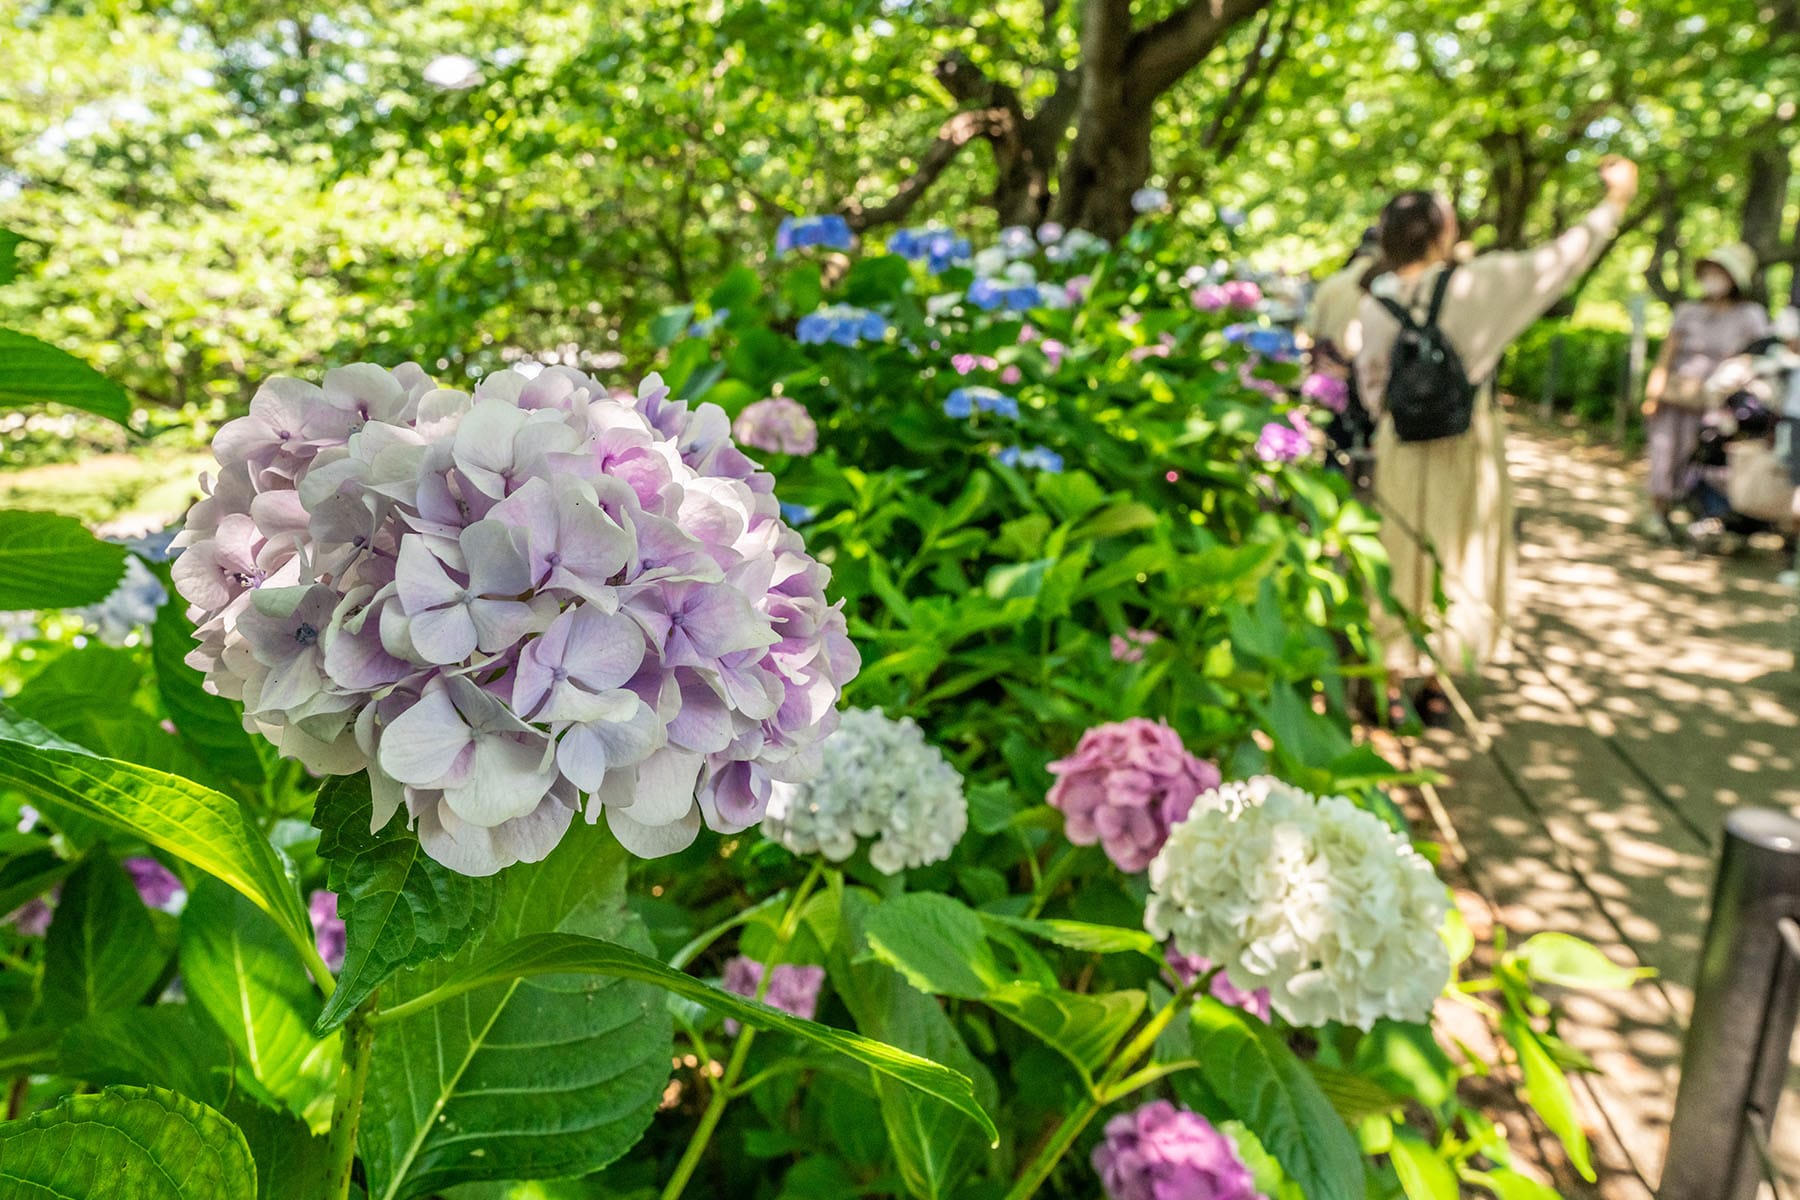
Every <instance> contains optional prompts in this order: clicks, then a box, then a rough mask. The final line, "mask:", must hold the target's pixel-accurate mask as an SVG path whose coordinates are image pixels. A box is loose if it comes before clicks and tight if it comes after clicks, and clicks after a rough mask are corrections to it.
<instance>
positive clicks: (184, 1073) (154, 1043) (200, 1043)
mask: <svg viewBox="0 0 1800 1200" xmlns="http://www.w3.org/2000/svg"><path fill="white" fill-rule="evenodd" d="M232 1058H233V1056H232V1048H231V1046H230V1044H229V1043H227V1042H226V1040H225V1036H224V1034H222V1033H221V1032H220V1031H219V1028H218V1026H216V1025H214V1024H213V1023H212V1022H211V1021H209V1020H207V1019H206V1018H205V1017H204V1016H203V1015H202V1014H201V1012H200V1010H199V1009H198V1008H196V1007H194V1006H192V1005H188V1004H158V1005H156V1006H155V1007H153V1008H142V1007H140V1008H128V1009H123V1010H121V1011H118V1012H109V1013H101V1014H100V1015H98V1016H94V1017H89V1018H88V1019H87V1020H85V1021H82V1022H81V1023H79V1024H77V1025H73V1026H71V1027H70V1028H69V1029H67V1030H65V1031H64V1033H63V1038H62V1045H61V1048H60V1050H59V1052H58V1056H57V1072H58V1073H59V1074H62V1075H67V1076H68V1077H69V1078H71V1079H80V1080H82V1081H84V1082H87V1083H93V1084H118V1083H125V1084H156V1085H160V1086H166V1087H172V1088H174V1089H175V1090H176V1091H178V1092H180V1093H181V1094H182V1095H184V1096H188V1097H190V1098H192V1099H196V1100H200V1101H203V1102H205V1103H207V1104H214V1105H219V1104H223V1103H224V1102H225V1101H226V1100H227V1099H228V1098H229V1097H230V1094H231V1091H232V1086H231V1085H232V1080H231V1065H232Z"/></svg>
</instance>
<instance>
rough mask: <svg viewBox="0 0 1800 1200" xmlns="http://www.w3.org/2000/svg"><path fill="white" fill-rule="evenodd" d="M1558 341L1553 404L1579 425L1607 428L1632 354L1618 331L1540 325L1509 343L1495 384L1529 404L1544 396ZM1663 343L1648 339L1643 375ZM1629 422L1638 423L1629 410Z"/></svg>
mask: <svg viewBox="0 0 1800 1200" xmlns="http://www.w3.org/2000/svg"><path fill="white" fill-rule="evenodd" d="M1558 337H1561V338H1562V343H1563V346H1562V361H1561V362H1560V363H1559V364H1558V367H1557V372H1556V404H1557V408H1558V409H1559V410H1573V412H1574V413H1575V415H1576V416H1578V417H1580V418H1581V419H1582V420H1583V421H1590V422H1594V423H1609V422H1611V421H1612V419H1613V405H1614V404H1615V403H1616V401H1617V397H1618V394H1619V382H1620V378H1621V377H1622V375H1623V374H1624V371H1625V360H1626V357H1627V355H1629V354H1630V353H1631V334H1630V333H1629V332H1626V331H1624V330H1619V329H1606V328H1596V327H1594V326H1588V325H1580V324H1577V323H1576V322H1574V321H1571V320H1569V319H1567V318H1552V319H1548V320H1543V321H1539V322H1538V323H1537V324H1535V325H1533V326H1532V327H1531V328H1530V329H1528V330H1526V331H1525V333H1524V335H1523V336H1522V337H1520V338H1519V340H1518V341H1517V342H1515V343H1513V346H1512V348H1511V349H1510V350H1508V351H1507V353H1506V357H1505V358H1504V359H1503V360H1502V361H1501V364H1500V373H1499V383H1500V387H1501V389H1502V390H1503V391H1507V392H1511V393H1512V394H1513V395H1515V396H1518V397H1519V398H1520V399H1521V400H1528V401H1531V402H1533V403H1536V402H1538V401H1541V400H1542V399H1543V396H1544V378H1545V376H1546V374H1547V373H1548V372H1549V369H1550V356H1551V351H1550V346H1551V343H1552V342H1553V341H1555V340H1556V339H1557V338H1558ZM1660 345H1661V339H1660V338H1657V337H1652V338H1651V339H1650V345H1649V350H1648V353H1647V354H1646V356H1645V364H1644V369H1645V371H1646V372H1648V370H1649V367H1650V364H1651V363H1653V362H1655V361H1656V353H1657V350H1658V349H1659V348H1660ZM1631 416H1632V421H1633V422H1634V423H1635V422H1636V421H1637V419H1638V408H1637V405H1635V404H1633V405H1632V406H1631Z"/></svg>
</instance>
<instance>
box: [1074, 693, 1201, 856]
mask: <svg viewBox="0 0 1800 1200" xmlns="http://www.w3.org/2000/svg"><path fill="white" fill-rule="evenodd" d="M1049 769H1050V773H1051V774H1052V775H1055V776H1056V777H1057V779H1056V783H1055V784H1054V785H1052V786H1051V788H1050V795H1049V802H1050V804H1051V806H1052V807H1055V808H1059V809H1061V810H1062V813H1063V831H1064V833H1065V834H1066V835H1067V836H1068V839H1069V840H1070V841H1071V842H1074V843H1075V844H1076V845H1077V846H1091V845H1093V844H1094V843H1096V842H1098V843H1099V844H1100V845H1101V846H1102V847H1103V848H1104V849H1105V850H1106V854H1107V857H1108V858H1111V859H1112V860H1113V862H1114V864H1116V865H1117V866H1118V868H1119V869H1120V870H1121V871H1142V870H1143V869H1144V868H1145V867H1148V866H1149V865H1150V860H1151V859H1153V858H1155V857H1156V852H1157V851H1158V850H1160V849H1162V845H1163V842H1164V841H1166V840H1167V839H1168V836H1169V827H1170V826H1172V825H1173V824H1175V822H1177V821H1179V820H1181V819H1182V818H1183V817H1185V816H1187V814H1188V811H1189V810H1190V809H1192V808H1193V806H1194V800H1195V798H1196V797H1198V796H1199V795H1200V794H1201V793H1202V792H1205V791H1208V790H1209V789H1211V788H1215V787H1217V786H1218V785H1219V769H1218V768H1217V767H1215V766H1213V765H1212V764H1211V763H1209V762H1205V761H1203V760H1201V759H1198V758H1195V757H1194V756H1193V755H1192V754H1190V753H1188V751H1187V747H1185V746H1183V745H1182V744H1181V738H1180V736H1179V735H1178V734H1176V732H1175V731H1174V730H1173V729H1171V728H1169V726H1168V725H1167V723H1165V722H1162V721H1151V720H1148V719H1147V718H1144V717H1132V718H1130V719H1129V720H1125V721H1115V722H1113V723H1111V724H1108V725H1096V726H1095V727H1094V728H1092V729H1090V730H1088V731H1087V732H1086V733H1084V734H1082V735H1081V741H1080V742H1079V743H1078V744H1077V745H1076V747H1075V753H1073V754H1071V755H1069V756H1068V757H1067V758H1062V759H1058V760H1057V761H1055V762H1053V763H1051V764H1050V768H1049Z"/></svg>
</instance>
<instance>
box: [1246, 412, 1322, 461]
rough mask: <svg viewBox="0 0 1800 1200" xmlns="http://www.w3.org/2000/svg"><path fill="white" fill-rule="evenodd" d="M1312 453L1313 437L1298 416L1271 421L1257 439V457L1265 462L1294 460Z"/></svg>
mask: <svg viewBox="0 0 1800 1200" xmlns="http://www.w3.org/2000/svg"><path fill="white" fill-rule="evenodd" d="M1311 453H1312V439H1311V438H1310V437H1308V436H1307V426H1306V425H1305V424H1304V423H1303V420H1302V419H1300V418H1298V417H1296V418H1295V419H1293V420H1290V421H1270V422H1269V423H1268V424H1267V425H1264V426H1263V427H1262V433H1261V435H1260V436H1258V437H1257V439H1256V457H1258V458H1260V459H1262V460H1263V461H1264V462H1271V463H1272V462H1294V461H1296V460H1298V459H1302V458H1305V457H1306V456H1307V455H1308V454H1311Z"/></svg>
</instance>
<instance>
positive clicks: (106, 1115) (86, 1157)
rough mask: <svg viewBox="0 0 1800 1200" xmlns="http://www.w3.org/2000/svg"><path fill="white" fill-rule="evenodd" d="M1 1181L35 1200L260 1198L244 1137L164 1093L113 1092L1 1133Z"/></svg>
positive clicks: (208, 1112)
mask: <svg viewBox="0 0 1800 1200" xmlns="http://www.w3.org/2000/svg"><path fill="white" fill-rule="evenodd" d="M0 1179H6V1180H9V1181H11V1183H12V1184H13V1185H14V1186H17V1187H20V1188H24V1189H31V1190H30V1192H29V1193H27V1194H32V1195H45V1196H86V1195H94V1194H96V1188H97V1187H104V1188H105V1189H107V1190H112V1191H115V1192H117V1193H118V1194H121V1195H130V1196H134V1197H136V1196H141V1197H143V1198H144V1200H212V1198H213V1197H217V1196H253V1195H255V1194H256V1166H255V1164H254V1163H253V1162H252V1161H251V1158H250V1150H249V1148H248V1147H247V1146H246V1145H245V1144H244V1135H243V1134H242V1133H239V1132H238V1130H237V1129H236V1127H235V1126H233V1125H232V1124H231V1122H229V1121H227V1120H226V1119H225V1118H224V1117H222V1116H220V1115H219V1114H218V1113H216V1112H214V1111H213V1110H212V1109H210V1108H208V1107H206V1106H205V1105H203V1104H198V1103H196V1102H194V1101H192V1100H189V1099H187V1098H186V1097H183V1096H179V1095H177V1094H175V1093H174V1092H171V1091H168V1090H166V1089H163V1088H135V1087H115V1088H107V1089H106V1090H104V1091H102V1092H98V1093H96V1094H94V1095H89V1096H71V1097H70V1098H69V1099H67V1100H64V1101H63V1102H62V1103H61V1104H59V1105H57V1106H56V1107H55V1108H50V1109H45V1110H44V1111H43V1112H41V1113H37V1114H34V1115H33V1116H31V1117H28V1118H26V1119H25V1120H23V1121H14V1122H9V1123H7V1124H6V1125H0Z"/></svg>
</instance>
